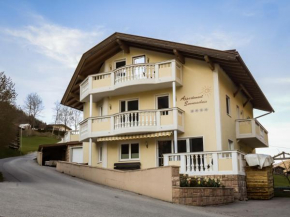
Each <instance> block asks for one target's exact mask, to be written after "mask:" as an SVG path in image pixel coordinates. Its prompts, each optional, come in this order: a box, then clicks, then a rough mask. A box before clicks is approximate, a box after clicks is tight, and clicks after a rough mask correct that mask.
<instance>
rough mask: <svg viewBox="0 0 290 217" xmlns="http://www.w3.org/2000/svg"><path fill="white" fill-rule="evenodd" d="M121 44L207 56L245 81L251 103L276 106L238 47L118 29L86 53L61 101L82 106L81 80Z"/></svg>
mask: <svg viewBox="0 0 290 217" xmlns="http://www.w3.org/2000/svg"><path fill="white" fill-rule="evenodd" d="M122 45H125V46H128V47H136V48H142V49H146V50H152V51H158V52H162V53H168V54H174V50H177V51H178V53H179V54H181V55H182V56H183V57H186V58H193V59H197V60H202V61H205V57H206V56H207V58H208V59H210V61H211V62H213V63H217V64H219V65H220V66H221V68H222V69H223V70H224V71H225V73H226V74H227V75H228V76H229V77H230V78H231V80H232V81H233V82H234V83H235V84H236V85H237V86H238V87H240V85H241V84H242V86H243V90H244V91H245V90H246V92H248V93H246V94H249V95H250V96H251V97H252V98H253V99H252V100H251V103H252V104H253V107H254V108H255V109H260V110H264V111H268V112H274V109H273V108H272V106H271V105H270V103H269V102H268V100H267V98H266V97H265V95H264V93H263V92H262V90H261V89H260V87H259V85H258V84H257V82H256V80H255V79H254V77H253V75H252V74H251V72H250V70H249V69H248V67H247V66H246V64H245V63H244V61H243V59H242V57H241V56H240V54H239V53H238V52H237V51H236V50H225V51H222V50H216V49H210V48H204V47H199V46H193V45H188V44H182V43H177V42H171V41H165V40H160V39H154V38H147V37H142V36H136V35H129V34H124V33H118V32H116V33H114V34H112V35H111V36H109V37H108V38H106V39H105V40H103V41H102V42H100V43H99V44H97V45H96V46H94V47H93V48H91V49H90V50H88V51H87V52H85V53H84V54H83V56H82V57H81V60H80V61H79V64H78V66H77V68H76V70H75V72H74V74H73V76H72V79H71V81H70V83H69V85H68V87H67V89H66V91H65V93H64V96H63V98H62V100H61V103H62V104H63V105H67V106H70V107H73V108H76V109H79V110H82V109H83V104H82V103H81V102H78V101H77V99H76V97H75V96H76V95H78V96H79V89H80V88H79V84H80V83H81V82H82V81H83V80H84V79H85V78H86V77H87V76H88V75H90V74H96V72H98V71H99V70H100V68H101V66H102V64H103V62H104V61H105V60H106V59H108V58H110V57H111V56H113V55H115V54H116V53H118V52H119V51H121V50H122V49H121V47H122ZM123 49H124V48H123Z"/></svg>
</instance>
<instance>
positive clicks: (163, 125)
mask: <svg viewBox="0 0 290 217" xmlns="http://www.w3.org/2000/svg"><path fill="white" fill-rule="evenodd" d="M167 130H178V131H180V132H184V112H183V111H182V110H181V109H179V108H170V109H159V110H138V111H130V112H122V113H117V114H114V115H108V116H100V117H92V118H87V119H86V120H84V121H82V122H81V123H80V140H85V139H88V138H91V137H101V136H113V135H122V134H134V133H146V132H161V131H167Z"/></svg>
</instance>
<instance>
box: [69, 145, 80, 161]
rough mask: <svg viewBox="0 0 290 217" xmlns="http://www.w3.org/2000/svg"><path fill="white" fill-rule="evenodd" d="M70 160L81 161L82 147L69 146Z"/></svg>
mask: <svg viewBox="0 0 290 217" xmlns="http://www.w3.org/2000/svg"><path fill="white" fill-rule="evenodd" d="M71 162H73V163H83V148H82V147H73V148H71Z"/></svg>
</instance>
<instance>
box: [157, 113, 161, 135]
mask: <svg viewBox="0 0 290 217" xmlns="http://www.w3.org/2000/svg"><path fill="white" fill-rule="evenodd" d="M156 125H157V129H158V130H160V125H161V114H160V111H157V112H156Z"/></svg>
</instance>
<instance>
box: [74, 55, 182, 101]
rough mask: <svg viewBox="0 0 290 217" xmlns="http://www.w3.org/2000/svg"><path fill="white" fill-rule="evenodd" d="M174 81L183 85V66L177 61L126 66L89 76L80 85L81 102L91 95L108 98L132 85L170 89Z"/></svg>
mask: <svg viewBox="0 0 290 217" xmlns="http://www.w3.org/2000/svg"><path fill="white" fill-rule="evenodd" d="M172 81H176V84H177V86H180V85H182V64H181V63H179V62H178V61H176V60H169V61H164V62H158V63H144V64H133V65H126V66H124V67H120V68H118V69H115V70H113V71H111V72H105V73H99V74H94V75H89V76H88V77H87V78H86V79H85V80H84V81H83V82H82V83H81V84H80V100H84V99H85V98H86V97H87V96H88V95H89V94H91V93H107V94H106V96H108V92H112V91H114V90H116V89H118V88H124V87H128V86H132V85H142V84H143V85H147V86H146V87H147V88H148V89H152V86H148V84H149V85H150V84H160V83H168V85H169V86H168V87H170V82H172ZM157 88H158V87H157ZM128 90H129V89H128ZM130 90H131V89H130Z"/></svg>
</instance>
